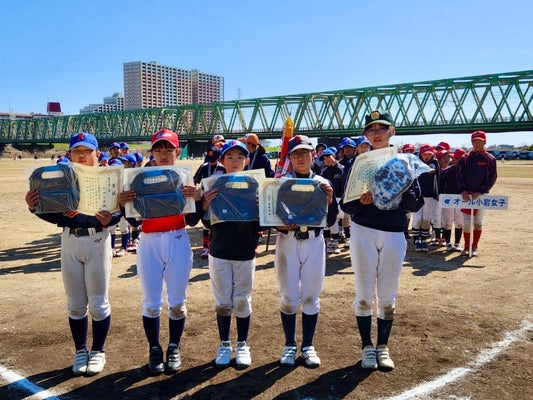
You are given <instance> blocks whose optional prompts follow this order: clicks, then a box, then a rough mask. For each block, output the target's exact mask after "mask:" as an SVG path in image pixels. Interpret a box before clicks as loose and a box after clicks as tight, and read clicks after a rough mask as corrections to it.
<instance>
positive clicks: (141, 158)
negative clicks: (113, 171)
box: [133, 153, 144, 163]
mask: <svg viewBox="0 0 533 400" xmlns="http://www.w3.org/2000/svg"><path fill="white" fill-rule="evenodd" d="M133 155H134V157H135V160H136V161H137V162H138V163H139V162H142V161H143V160H144V157H143V156H142V154H141V153H133Z"/></svg>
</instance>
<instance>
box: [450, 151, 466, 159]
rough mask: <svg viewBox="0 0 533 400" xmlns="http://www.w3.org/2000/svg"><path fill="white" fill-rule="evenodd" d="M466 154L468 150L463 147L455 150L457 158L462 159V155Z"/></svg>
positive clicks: (454, 153) (454, 155) (454, 156)
mask: <svg viewBox="0 0 533 400" xmlns="http://www.w3.org/2000/svg"><path fill="white" fill-rule="evenodd" d="M465 154H466V151H465V150H463V149H456V150H455V151H454V152H453V158H455V159H457V160H460V159H461V157H462V156H464V155H465Z"/></svg>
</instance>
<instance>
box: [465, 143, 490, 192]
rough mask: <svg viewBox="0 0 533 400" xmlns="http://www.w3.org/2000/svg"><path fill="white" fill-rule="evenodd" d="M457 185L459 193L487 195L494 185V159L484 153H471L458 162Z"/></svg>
mask: <svg viewBox="0 0 533 400" xmlns="http://www.w3.org/2000/svg"><path fill="white" fill-rule="evenodd" d="M458 169H459V171H458V173H457V184H458V186H459V189H460V190H461V191H468V192H473V193H488V192H489V190H490V189H491V188H492V186H494V183H496V178H497V176H498V175H497V172H496V158H494V156H493V155H492V154H489V153H487V152H486V151H482V152H477V151H471V152H470V153H468V154H466V155H465V156H463V158H461V160H460V161H459V166H458Z"/></svg>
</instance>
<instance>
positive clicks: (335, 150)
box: [328, 146, 337, 154]
mask: <svg viewBox="0 0 533 400" xmlns="http://www.w3.org/2000/svg"><path fill="white" fill-rule="evenodd" d="M328 149H329V150H331V151H332V152H333V154H337V148H336V147H335V146H331V147H328Z"/></svg>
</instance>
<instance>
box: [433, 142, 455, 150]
mask: <svg viewBox="0 0 533 400" xmlns="http://www.w3.org/2000/svg"><path fill="white" fill-rule="evenodd" d="M435 148H436V149H438V148H441V149H444V150H448V151H450V149H451V147H450V145H449V144H448V143H446V142H440V143H439V144H438V145H437V146H435Z"/></svg>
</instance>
